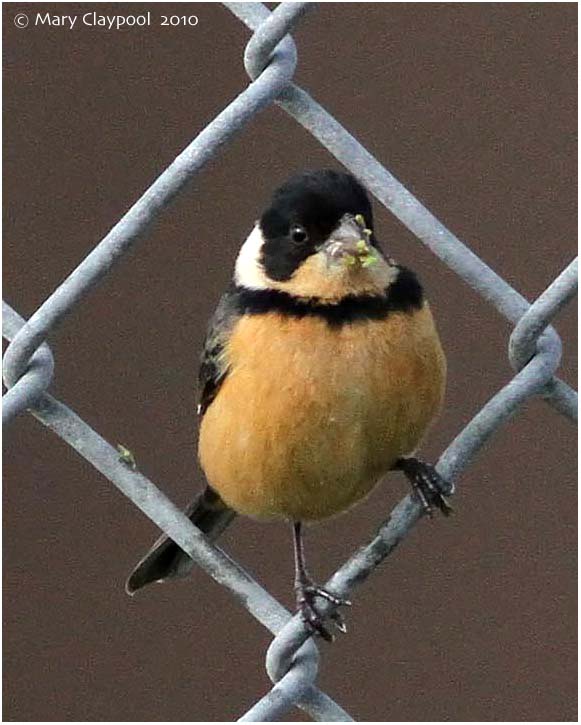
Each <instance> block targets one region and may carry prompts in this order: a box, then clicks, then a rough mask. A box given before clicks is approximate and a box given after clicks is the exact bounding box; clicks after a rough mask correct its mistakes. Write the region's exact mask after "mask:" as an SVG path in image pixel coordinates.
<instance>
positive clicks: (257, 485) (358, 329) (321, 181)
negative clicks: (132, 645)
mask: <svg viewBox="0 0 581 725" xmlns="http://www.w3.org/2000/svg"><path fill="white" fill-rule="evenodd" d="M383 246H384V245H383V244H380V243H379V241H378V239H377V237H376V233H375V227H374V220H373V209H372V206H371V202H370V199H369V195H368V192H367V191H366V189H365V188H364V186H363V185H362V184H361V183H360V182H359V181H358V180H357V179H356V178H355V177H354V176H353V175H351V174H350V173H347V172H344V171H339V170H334V169H322V170H307V171H302V172H299V173H296V174H295V175H293V176H292V177H291V178H289V179H288V180H287V181H286V182H285V183H283V184H282V185H281V186H279V187H278V188H277V189H276V190H275V191H274V193H273V194H272V197H271V199H270V202H269V203H268V205H267V207H266V209H264V211H263V212H262V214H261V216H260V217H259V219H258V220H257V221H256V222H255V224H254V226H253V228H252V230H251V232H250V234H249V236H248V237H247V239H246V240H245V241H244V243H243V244H242V247H241V249H240V251H239V254H238V257H237V259H236V262H235V266H234V275H233V279H232V281H231V283H230V285H229V286H228V288H227V290H226V292H225V293H224V294H223V295H222V297H221V299H220V301H219V303H218V305H217V308H216V310H215V312H214V314H213V316H212V318H211V320H210V323H209V326H208V331H207V335H206V339H205V343H204V347H203V351H202V354H201V359H200V367H199V389H200V397H199V406H198V415H199V443H198V458H199V462H200V465H201V468H202V470H203V472H204V474H205V477H206V480H207V485H206V488H205V489H204V490H203V491H202V493H201V494H199V495H198V496H197V497H196V498H195V499H194V500H193V501H192V503H191V504H190V506H189V507H188V508H187V510H186V512H185V513H186V514H187V516H188V517H189V519H190V520H191V521H192V522H193V523H194V524H195V525H196V526H197V527H198V528H199V529H200V530H201V531H202V532H203V533H204V534H206V536H207V537H208V538H209V539H210V541H214V540H215V539H216V538H217V537H218V536H219V535H220V533H221V532H222V531H223V530H224V529H225V528H226V527H227V526H228V525H229V524H230V523H231V522H232V520H233V518H234V517H235V516H236V515H237V514H242V515H244V516H247V517H250V518H253V519H256V520H258V521H260V520H280V521H283V522H286V523H288V524H290V526H291V528H292V534H293V548H294V559H295V578H294V589H295V593H296V603H297V609H298V611H299V612H300V614H301V617H302V619H303V621H304V623H305V625H306V626H307V628H308V629H309V630H310V631H311V632H313V633H316V634H319V635H321V636H322V637H323V638H324V639H326V640H332V639H333V634H332V631H331V630H332V628H333V625H335V626H336V627H337V628H338V629H339V630H341V631H346V627H345V621H344V618H343V616H342V614H339V607H340V606H342V605H349V604H350V602H348V601H347V600H345V599H343V598H341V597H339V596H337V595H336V594H334V593H333V592H331V591H329V590H327V589H325V588H323V587H321V586H319V585H318V584H316V583H315V582H314V580H313V579H312V577H311V575H310V574H309V572H308V569H307V566H306V556H305V549H304V542H303V538H304V527H305V525H309V524H312V523H316V522H319V521H321V520H324V519H327V518H329V517H333V516H335V515H338V514H340V513H343V512H345V511H347V510H348V509H350V508H351V507H352V506H353V505H354V504H356V503H357V502H359V501H361V500H362V499H364V498H365V497H366V496H367V495H368V494H369V493H370V492H371V491H372V490H373V489H374V488H375V486H376V484H377V483H378V482H379V481H380V480H381V479H382V478H383V477H384V476H385V475H386V474H388V473H389V472H390V471H401V472H402V473H403V474H404V475H405V476H406V477H407V479H408V480H409V482H410V483H411V487H412V494H413V495H415V496H416V498H417V499H418V500H419V502H420V503H421V506H422V508H423V510H424V512H425V513H427V514H430V515H432V512H433V510H434V508H437V509H439V510H440V511H441V512H442V513H443V514H445V515H448V514H449V513H450V512H451V511H452V508H451V506H450V504H449V502H448V500H447V492H448V491H449V488H448V485H447V482H446V481H445V480H444V479H443V478H442V477H441V476H440V474H439V473H438V472H437V470H436V468H435V467H434V466H432V465H430V464H429V463H427V462H425V461H423V460H421V459H420V458H418V457H416V455H415V451H416V449H417V447H418V446H419V444H420V443H421V441H422V439H423V437H424V435H425V433H426V432H427V430H428V428H429V427H430V425H431V424H432V422H433V421H434V419H435V418H436V417H437V415H438V414H439V412H440V411H441V408H442V405H443V400H444V393H445V386H446V357H445V354H444V352H443V349H442V345H441V342H440V339H439V336H438V332H437V329H436V325H435V322H434V319H433V316H432V313H431V310H430V306H429V303H428V301H427V299H426V296H425V293H424V290H423V288H422V285H421V283H420V282H419V280H418V277H417V276H416V274H415V273H414V272H413V271H412V270H411V269H410V268H408V267H406V266H403V265H400V264H398V263H396V262H395V261H394V260H393V259H392V258H391V257H390V256H388V254H387V253H386V252H385V251H384V249H383ZM192 565H193V562H192V560H191V559H190V557H188V555H187V554H186V553H185V552H183V551H182V550H181V549H180V548H179V546H178V545H177V544H176V543H174V542H173V541H172V540H171V539H170V538H168V537H167V536H166V535H163V536H162V537H161V538H160V539H158V541H156V543H155V544H154V545H153V547H152V548H151V550H150V551H148V552H147V554H146V555H145V556H144V557H143V559H141V561H140V562H139V563H138V564H137V566H136V567H135V569H134V570H133V572H132V573H131V575H130V576H129V578H128V580H127V583H126V591H127V592H128V593H129V594H134V593H135V592H136V591H137V590H138V589H141V588H142V587H144V586H145V585H147V584H149V583H151V582H161V581H165V580H167V579H172V578H177V577H183V576H185V575H187V573H188V572H189V571H190V569H191V567H192ZM324 600H327V601H329V602H331V603H332V605H333V606H332V607H331V608H330V609H331V610H332V613H331V614H330V615H326V616H325V615H324V614H322V613H321V611H320V610H321V601H324ZM327 609H329V607H327Z"/></svg>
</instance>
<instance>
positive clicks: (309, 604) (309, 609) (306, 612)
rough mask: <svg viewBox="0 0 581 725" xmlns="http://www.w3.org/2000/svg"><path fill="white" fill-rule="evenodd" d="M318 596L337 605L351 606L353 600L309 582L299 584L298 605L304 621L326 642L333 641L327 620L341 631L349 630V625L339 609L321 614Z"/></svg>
mask: <svg viewBox="0 0 581 725" xmlns="http://www.w3.org/2000/svg"><path fill="white" fill-rule="evenodd" d="M316 597H320V598H321V599H326V600H327V601H328V602H330V603H331V604H332V605H333V606H335V607H340V606H346V607H350V606H351V602H350V601H349V600H348V599H343V598H342V597H338V596H337V595H335V594H333V593H332V592H330V591H328V590H327V589H323V588H322V587H319V586H317V585H316V584H313V583H312V582H308V583H305V584H300V585H298V586H297V607H298V610H299V611H300V613H301V617H302V619H303V622H305V624H306V625H307V627H308V628H309V629H310V630H311V631H313V632H315V633H316V634H319V635H320V636H321V637H322V638H323V639H324V640H325V641H326V642H333V641H334V639H335V637H334V636H333V633H332V632H331V631H330V630H329V628H328V627H327V626H326V623H325V620H327V619H328V620H330V621H331V622H332V623H333V625H334V626H335V627H336V628H337V629H338V630H339V631H340V632H343V633H345V632H347V626H346V625H345V621H344V620H343V617H342V615H341V614H340V612H338V611H337V610H333V611H332V612H330V613H329V614H321V612H319V610H318V608H317V605H316V603H315V599H316Z"/></svg>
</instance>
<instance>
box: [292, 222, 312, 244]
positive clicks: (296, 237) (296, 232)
mask: <svg viewBox="0 0 581 725" xmlns="http://www.w3.org/2000/svg"><path fill="white" fill-rule="evenodd" d="M308 238H309V235H308V234H307V231H306V229H305V228H304V227H301V225H300V224H295V225H294V227H292V228H291V239H292V240H293V242H306V241H307V239H308Z"/></svg>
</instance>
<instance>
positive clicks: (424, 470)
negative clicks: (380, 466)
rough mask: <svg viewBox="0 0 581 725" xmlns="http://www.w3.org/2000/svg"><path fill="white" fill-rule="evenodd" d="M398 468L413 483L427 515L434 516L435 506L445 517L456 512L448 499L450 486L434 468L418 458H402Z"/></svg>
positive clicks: (413, 487)
mask: <svg viewBox="0 0 581 725" xmlns="http://www.w3.org/2000/svg"><path fill="white" fill-rule="evenodd" d="M398 468H399V469H400V470H401V471H403V472H404V474H405V475H406V477H407V478H408V480H409V482H410V483H411V485H412V489H413V491H414V493H415V494H416V496H417V498H418V499H419V502H420V503H421V505H422V508H423V510H424V513H425V514H427V515H428V516H433V515H434V511H433V507H434V506H435V507H436V508H438V509H440V511H441V512H442V513H443V514H444V516H449V515H450V514H451V513H453V512H454V509H453V508H452V507H451V506H450V504H449V503H448V500H447V497H446V492H447V491H449V488H450V486H449V484H448V482H447V481H446V480H445V479H444V478H443V477H442V476H441V475H440V474H439V473H438V471H436V469H435V468H434V466H432V465H431V464H429V463H425V462H424V461H420V460H418V459H417V458H402V459H401V460H400V461H398Z"/></svg>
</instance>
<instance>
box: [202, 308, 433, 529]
mask: <svg viewBox="0 0 581 725" xmlns="http://www.w3.org/2000/svg"><path fill="white" fill-rule="evenodd" d="M225 355H226V360H227V361H228V363H229V367H230V372H229V374H228V376H227V378H226V380H225V381H224V383H223V384H222V387H221V388H220V391H219V393H218V395H217V397H216V399H215V400H214V401H213V403H212V404H211V405H210V407H209V408H208V410H207V411H206V413H205V415H204V418H203V419H202V423H201V428H200V441H199V456H200V462H201V465H202V468H203V469H204V472H205V474H206V476H207V479H208V482H209V483H210V485H211V486H212V488H214V489H215V490H216V491H217V492H218V493H219V494H220V496H222V498H223V499H224V501H225V502H226V503H227V504H228V505H229V506H231V507H232V508H233V509H234V510H235V511H238V512H239V513H242V514H246V515H248V516H253V517H259V518H284V519H291V520H301V521H308V520H315V519H322V518H326V517H328V516H332V515H334V514H336V513H339V512H340V511H343V510H344V509H346V508H348V507H349V506H351V505H352V504H354V503H355V502H356V501H358V500H359V499H361V498H362V497H364V496H366V495H367V494H368V493H369V492H370V491H371V489H372V488H373V486H374V485H375V484H376V483H377V481H378V480H379V478H381V476H382V475H383V474H385V473H386V472H387V471H388V470H389V469H390V468H391V467H392V466H393V464H394V463H395V461H396V459H397V458H399V457H400V456H402V455H405V454H409V453H411V452H412V451H413V450H414V449H415V448H416V446H417V445H418V443H419V442H420V440H421V438H422V436H423V434H424V433H425V431H426V429H427V427H428V425H429V423H430V421H431V420H432V419H433V418H434V416H435V415H436V414H437V412H438V410H439V408H440V405H441V402H442V398H443V394H444V386H445V376H446V363H445V358H444V354H443V352H442V348H441V346H440V342H439V339H438V336H437V333H436V330H435V327H434V324H433V320H432V316H431V313H430V311H429V308H428V306H427V305H426V306H424V308H423V309H422V310H420V311H419V312H415V313H413V314H406V313H396V314H392V315H390V316H389V317H388V318H387V319H385V320H382V321H366V322H361V323H353V324H347V325H344V326H343V327H341V328H331V327H329V326H328V325H327V323H326V322H325V321H324V320H320V319H318V318H303V319H296V318H290V317H282V316H280V315H279V314H278V313H269V314H266V315H260V316H248V317H243V318H242V319H241V320H239V321H238V322H237V324H236V326H235V328H234V330H233V332H232V335H231V337H230V340H229V343H228V346H227V348H226V350H225Z"/></svg>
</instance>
